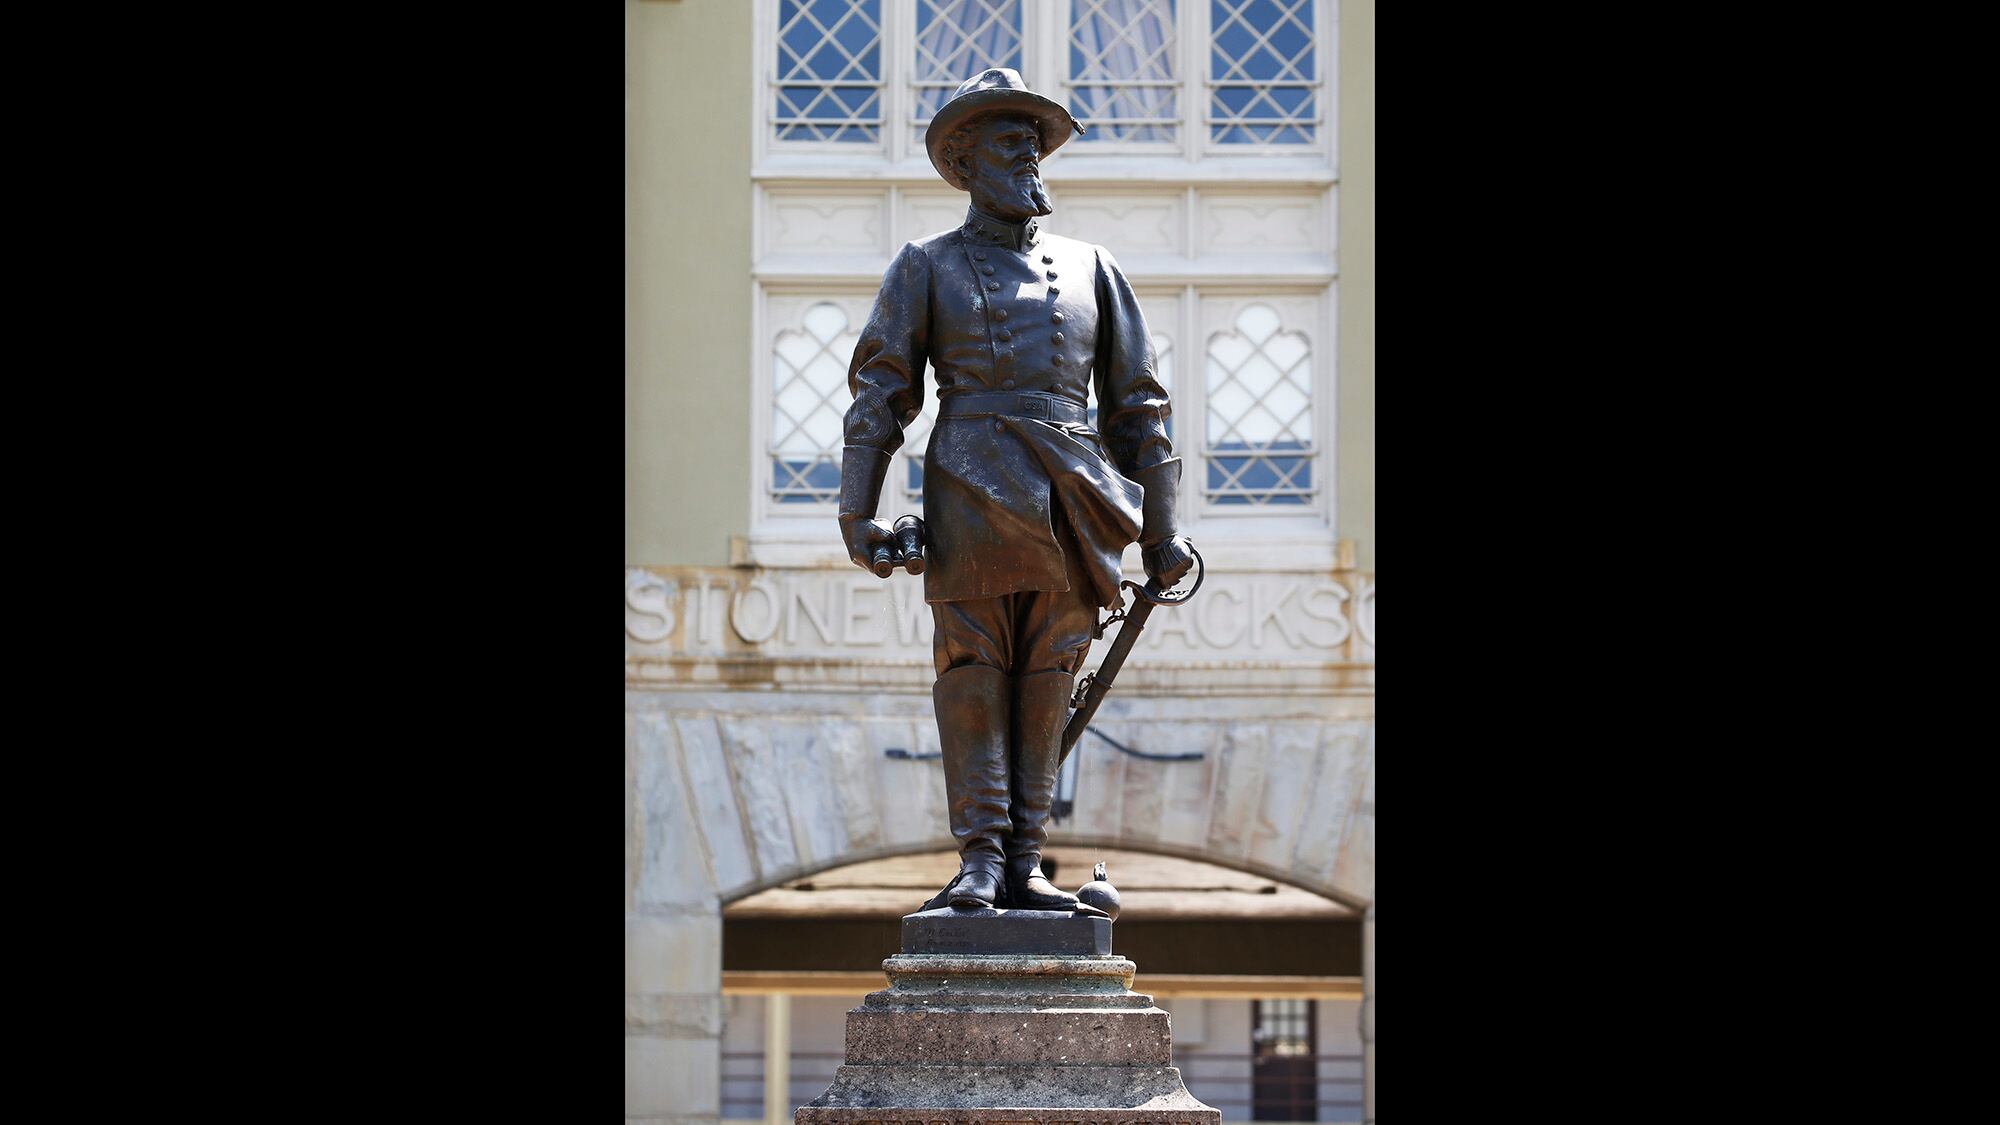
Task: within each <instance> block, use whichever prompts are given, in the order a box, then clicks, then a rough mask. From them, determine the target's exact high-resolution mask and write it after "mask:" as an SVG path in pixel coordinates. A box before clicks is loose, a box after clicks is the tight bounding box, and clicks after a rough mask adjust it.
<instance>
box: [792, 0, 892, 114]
mask: <svg viewBox="0 0 2000 1125" xmlns="http://www.w3.org/2000/svg"><path fill="white" fill-rule="evenodd" d="M774 92H775V94H776V96H775V98H774V99H773V100H772V117H771V127H772V129H773V130H774V135H775V136H776V138H777V139H778V140H781V141H837V142H845V143H854V144H873V143H877V142H879V141H880V140H881V125H882V0H778V58H777V83H776V86H775V90H774Z"/></svg>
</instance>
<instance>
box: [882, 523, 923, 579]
mask: <svg viewBox="0 0 2000 1125" xmlns="http://www.w3.org/2000/svg"><path fill="white" fill-rule="evenodd" d="M895 533H896V541H895V545H894V546H891V545H890V544H888V543H877V544H876V545H875V551H874V553H873V554H872V555H871V556H870V557H869V562H870V563H871V564H873V567H874V570H875V577H877V578H887V577H889V576H890V575H891V574H894V573H896V568H897V567H899V566H900V567H904V568H906V569H907V570H908V571H909V572H910V573H911V574H922V573H923V572H924V521H923V520H921V519H919V518H917V517H916V516H903V517H901V518H899V519H897V520H896V526H895Z"/></svg>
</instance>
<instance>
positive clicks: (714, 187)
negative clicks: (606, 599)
mask: <svg viewBox="0 0 2000 1125" xmlns="http://www.w3.org/2000/svg"><path fill="white" fill-rule="evenodd" d="M753 7H754V5H753V4H751V3H749V2H748V0H627V2H626V5H625V562H626V564H627V565H628V566H650V565H683V566H694V565H712V566H721V565H726V564H727V563H728V562H729V537H730V536H732V535H743V534H746V533H747V532H748V531H749V528H750V496H749V493H750V468H751V466H750V459H749V458H748V457H746V456H744V449H743V443H744V436H745V435H746V434H748V433H749V432H750V415H749V410H750V388H749V378H750V372H749V370H748V364H749V362H750V358H749V356H750V349H749V341H750V134H749V129H750V127H751V122H750V111H749V90H750V87H749V83H750V75H751V73H752V70H751V62H750V27H751V24H750V19H751V15H752V9H753ZM573 280H574V281H575V283H576V284H579V285H582V284H585V283H586V282H587V281H588V279H586V278H575V279H573Z"/></svg>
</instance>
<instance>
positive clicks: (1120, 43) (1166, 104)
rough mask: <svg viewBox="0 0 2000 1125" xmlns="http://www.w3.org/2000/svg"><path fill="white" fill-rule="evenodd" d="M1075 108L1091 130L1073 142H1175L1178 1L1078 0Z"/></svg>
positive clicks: (1072, 33) (1073, 33)
mask: <svg viewBox="0 0 2000 1125" xmlns="http://www.w3.org/2000/svg"><path fill="white" fill-rule="evenodd" d="M1068 75H1069V78H1068V80H1067V81H1066V82H1064V85H1065V86H1068V87H1069V101H1070V112H1072V113H1074V114H1075V115H1076V119H1077V120H1078V121H1081V122H1083V124H1084V127H1085V128H1087V129H1089V130H1090V131H1089V132H1087V133H1085V134H1083V135H1082V136H1080V137H1078V138H1076V140H1075V141H1074V142H1072V143H1075V144H1090V145H1104V144H1115V143H1118V142H1131V143H1136V142H1141V141H1148V142H1166V143H1172V142H1173V141H1174V140H1175V139H1176V138H1178V137H1179V135H1180V90H1179V85H1180V81H1179V78H1178V77H1177V76H1176V74H1175V72H1174V0H1074V2H1073V3H1072V4H1071V6H1070V22H1069V66H1068Z"/></svg>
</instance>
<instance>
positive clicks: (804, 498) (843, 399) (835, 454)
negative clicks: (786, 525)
mask: <svg viewBox="0 0 2000 1125" xmlns="http://www.w3.org/2000/svg"><path fill="white" fill-rule="evenodd" d="M858 339H860V333H858V332H856V331H854V330H852V329H850V328H849V327H848V319H847V313H846V312H844V311H843V310H842V309H841V307H840V306H839V305H835V304H831V303H828V302H821V303H820V304H816V305H813V306H812V307H811V308H808V309H807V310H806V311H805V313H804V314H803V315H802V316H800V317H799V323H798V325H797V326H796V327H793V328H787V329H785V330H784V331H782V332H779V333H778V336H777V339H776V340H774V341H773V343H772V349H771V392H772V393H771V497H772V499H774V500H776V501H777V502H778V503H780V504H817V503H830V502H832V501H835V500H838V499H840V447H841V444H842V424H843V420H844V419H845V418H846V416H847V408H848V406H850V405H851V404H852V403H853V402H854V396H853V395H851V394H849V393H848V390H847V361H848V357H849V356H851V355H853V354H854V345H855V342H856V341H857V340H858Z"/></svg>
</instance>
